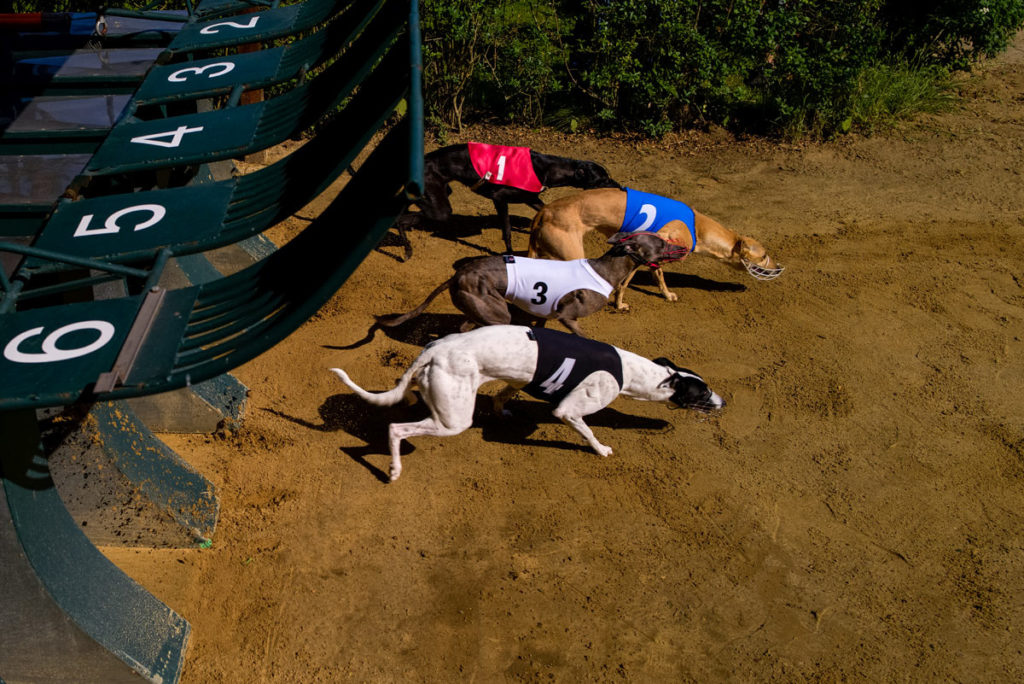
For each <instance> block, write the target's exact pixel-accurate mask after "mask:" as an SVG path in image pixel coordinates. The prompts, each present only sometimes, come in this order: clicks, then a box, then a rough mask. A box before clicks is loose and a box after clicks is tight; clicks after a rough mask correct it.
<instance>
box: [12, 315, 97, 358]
mask: <svg viewBox="0 0 1024 684" xmlns="http://www.w3.org/2000/svg"><path fill="white" fill-rule="evenodd" d="M90 329H91V330H96V331H98V332H99V334H100V336H99V337H98V338H96V340H95V341H93V342H91V343H89V344H87V345H85V346H84V347H78V348H77V349H58V348H57V340H59V339H60V338H61V337H63V336H64V335H66V334H68V333H70V332H74V331H76V330H90ZM42 332H43V327H42V326H39V327H38V328H32V329H31V330H26V331H25V332H23V333H21V334H20V335H18V336H17V337H15V338H14V339H13V340H11V341H10V342H8V343H7V346H6V347H4V357H5V358H7V359H8V360H9V361H14V362H15V363H53V362H54V361H66V360H67V359H74V358H77V357H79V356H85V355H86V354H89V353H91V352H94V351H96V350H97V349H99V348H100V347H102V346H103V345H105V344H106V343H107V342H109V341H110V340H111V339H112V338H113V337H114V326H113V325H111V324H110V323H107V322H106V321H80V322H78V323H69V324H68V325H65V326H63V327H61V328H57V329H56V330H54V331H53V332H52V333H50V334H49V335H47V336H46V338H45V339H44V340H43V344H42V350H43V351H42V352H38V353H37V352H23V351H20V350H19V349H18V347H19V346H21V343H22V342H24V341H25V340H27V339H28V338H30V337H35V336H36V335H41V334H42Z"/></svg>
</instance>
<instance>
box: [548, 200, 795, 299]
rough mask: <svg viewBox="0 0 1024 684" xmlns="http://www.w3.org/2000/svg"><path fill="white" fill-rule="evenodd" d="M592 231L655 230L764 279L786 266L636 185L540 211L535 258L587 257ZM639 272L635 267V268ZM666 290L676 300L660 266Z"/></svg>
mask: <svg viewBox="0 0 1024 684" xmlns="http://www.w3.org/2000/svg"><path fill="white" fill-rule="evenodd" d="M590 230H598V231H600V232H602V233H604V234H605V235H611V234H613V233H618V232H620V231H631V230H651V231H655V232H656V233H657V234H658V235H660V236H661V237H663V238H665V239H666V240H667V241H668V242H671V243H672V244H676V245H679V246H681V247H683V248H685V249H686V250H687V251H689V252H693V253H695V254H710V255H711V256H713V257H715V258H717V259H721V260H722V261H724V262H725V263H727V264H729V265H731V266H735V267H736V268H740V269H746V271H747V272H748V273H750V275H752V276H753V277H754V278H756V279H758V280H773V279H775V278H777V277H778V276H779V275H780V274H781V273H782V271H783V269H782V267H780V266H778V265H777V264H776V263H775V260H774V259H772V258H771V257H770V256H768V252H767V251H766V250H765V248H764V247H763V246H762V245H761V243H760V242H758V241H757V240H755V239H754V238H751V237H745V236H742V235H738V234H737V233H735V232H733V231H731V230H729V229H728V228H726V227H725V226H723V225H722V224H721V223H719V222H718V221H715V220H714V219H712V218H711V217H709V216H705V215H704V214H701V213H700V212H697V211H694V210H693V209H691V208H690V207H688V206H686V205H685V204H683V203H682V202H678V201H676V200H669V199H667V198H664V197H658V196H657V195H651V194H650V193H642V192H639V191H636V190H632V189H631V188H625V189H623V190H615V189H598V190H586V191H584V192H581V193H579V194H576V195H572V196H571V197H564V198H562V199H559V200H555V201H554V202H552V203H550V204H548V205H547V206H545V207H544V208H543V209H541V210H540V211H538V212H537V215H536V216H535V217H534V219H533V225H532V228H531V231H530V250H529V252H528V255H529V256H530V257H546V258H549V259H567V260H568V259H581V258H583V256H584V252H583V236H584V235H585V234H586V233H587V231H590ZM634 272H635V270H634ZM654 275H655V278H656V279H657V281H658V287H659V288H660V289H661V293H662V295H664V297H665V299H667V300H669V301H670V302H674V301H676V299H677V297H676V295H675V294H674V293H672V292H669V289H668V287H667V286H666V285H665V276H664V274H663V273H662V272H661V271H660V270H656V271H655V272H654ZM632 277H633V274H632V273H630V274H629V276H627V277H626V279H625V280H624V281H623V283H622V285H620V286H619V288H618V292H617V293H616V296H615V306H616V308H618V309H628V308H629V307H628V306H627V305H626V304H625V303H624V302H623V301H622V297H623V294H624V292H625V289H626V286H627V285H628V284H629V281H630V280H631V279H632Z"/></svg>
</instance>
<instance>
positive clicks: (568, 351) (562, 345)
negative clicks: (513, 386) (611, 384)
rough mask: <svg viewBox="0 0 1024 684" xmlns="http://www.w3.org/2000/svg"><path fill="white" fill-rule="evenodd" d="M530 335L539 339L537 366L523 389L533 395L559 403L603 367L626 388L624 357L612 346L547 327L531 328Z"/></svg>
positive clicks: (620, 386)
mask: <svg viewBox="0 0 1024 684" xmlns="http://www.w3.org/2000/svg"><path fill="white" fill-rule="evenodd" d="M526 334H527V335H529V336H530V339H532V340H536V342H537V368H536V370H535V371H534V372H533V380H531V381H530V384H528V385H527V386H526V387H524V388H523V391H524V392H526V393H527V394H529V395H530V396H532V397H536V398H537V399H545V400H547V401H550V402H552V403H555V404H557V403H559V402H561V401H562V399H565V396H566V395H567V394H569V392H572V391H573V390H574V389H576V387H577V386H578V385H579V384H580V383H581V382H583V381H584V380H586V379H587V378H588V377H589V376H590V375H591V374H592V373H596V372H597V371H602V370H603V371H607V372H609V373H611V374H612V377H613V378H615V382H617V383H619V389H622V357H620V356H619V352H618V350H617V349H616V348H615V347H613V346H612V345H610V344H605V343H604V342H597V341H595V340H588V339H587V338H585V337H580V336H579V335H570V334H569V333H564V332H559V331H558V330H548V329H547V328H530V329H529V330H528V331H527V333H526Z"/></svg>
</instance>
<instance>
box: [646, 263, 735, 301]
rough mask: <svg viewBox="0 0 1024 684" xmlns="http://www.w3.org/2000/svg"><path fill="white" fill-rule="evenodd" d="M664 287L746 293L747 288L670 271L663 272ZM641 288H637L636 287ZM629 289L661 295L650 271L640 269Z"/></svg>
mask: <svg viewBox="0 0 1024 684" xmlns="http://www.w3.org/2000/svg"><path fill="white" fill-rule="evenodd" d="M664 276H665V285H666V286H667V287H668V288H669V289H670V290H677V289H680V290H704V291H705V292H746V291H747V286H746V285H744V284H742V283H723V282H721V281H719V280H711V279H710V278H702V277H701V276H698V275H693V274H692V273H675V272H671V271H665V272H664ZM638 285H639V286H642V287H637V286H638ZM648 287H651V288H653V289H654V292H649V291H648V290H647V289H646V288H648ZM629 289H630V290H634V291H636V292H640V293H642V294H651V295H657V296H660V295H661V293H660V292H659V291H658V284H657V282H656V281H655V280H654V273H653V272H652V271H651V270H650V269H641V270H640V271H638V272H637V274H636V276H635V277H634V278H633V280H632V281H631V282H630V283H629Z"/></svg>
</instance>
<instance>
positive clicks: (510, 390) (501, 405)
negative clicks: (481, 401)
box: [491, 385, 522, 416]
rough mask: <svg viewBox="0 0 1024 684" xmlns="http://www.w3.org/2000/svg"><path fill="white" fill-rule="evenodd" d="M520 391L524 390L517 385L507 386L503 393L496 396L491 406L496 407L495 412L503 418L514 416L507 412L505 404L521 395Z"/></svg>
mask: <svg viewBox="0 0 1024 684" xmlns="http://www.w3.org/2000/svg"><path fill="white" fill-rule="evenodd" d="M520 389H522V388H521V387H516V386H515V385H505V386H504V387H503V388H502V389H501V391H499V392H498V393H497V394H495V395H494V399H493V400H492V404H491V405H492V406H493V407H494V412H495V413H497V414H500V415H502V416H510V415H512V413H511V412H510V411H507V410H505V404H507V403H508V401H509V399H511V398H512V397H514V396H516V395H517V394H519V390H520Z"/></svg>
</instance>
